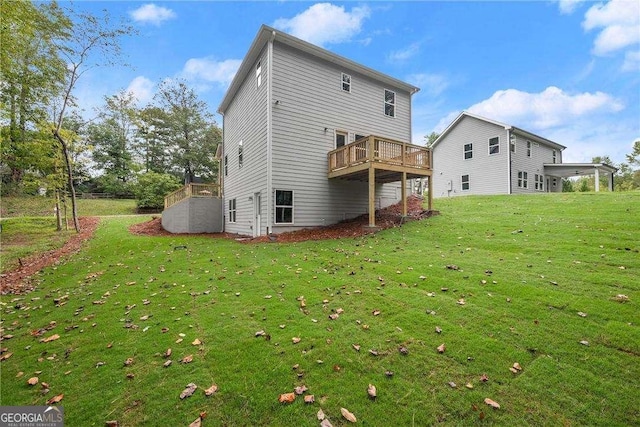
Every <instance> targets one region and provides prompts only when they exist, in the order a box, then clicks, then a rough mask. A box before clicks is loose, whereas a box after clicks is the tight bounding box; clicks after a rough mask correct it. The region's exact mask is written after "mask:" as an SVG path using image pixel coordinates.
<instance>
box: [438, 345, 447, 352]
mask: <svg viewBox="0 0 640 427" xmlns="http://www.w3.org/2000/svg"><path fill="white" fill-rule="evenodd" d="M445 350H446V347H445V345H444V343H442V344H440V345H439V346H438V353H444V351H445Z"/></svg>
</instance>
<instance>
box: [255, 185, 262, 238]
mask: <svg viewBox="0 0 640 427" xmlns="http://www.w3.org/2000/svg"><path fill="white" fill-rule="evenodd" d="M261 206H262V197H261V196H260V193H255V194H254V195H253V237H258V236H259V235H260V228H261V226H262V224H261V222H262V213H261V210H260V208H261Z"/></svg>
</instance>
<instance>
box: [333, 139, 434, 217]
mask: <svg viewBox="0 0 640 427" xmlns="http://www.w3.org/2000/svg"><path fill="white" fill-rule="evenodd" d="M328 165H329V170H328V172H327V176H328V178H329V179H332V178H341V179H347V180H356V181H364V182H368V183H369V225H370V226H371V227H375V185H376V184H377V183H390V182H398V181H400V182H401V183H402V184H401V188H402V202H403V214H404V215H406V212H407V208H406V202H407V195H406V189H407V179H413V178H423V177H427V178H428V185H429V195H428V204H429V206H428V209H429V210H431V209H432V204H433V183H432V174H433V169H432V153H431V150H430V149H429V148H426V147H421V146H419V145H413V144H409V143H406V142H402V141H395V140H393V139H389V138H384V137H380V136H375V135H370V136H368V137H366V138H361V139H359V140H357V141H354V142H352V143H351V144H348V145H345V146H343V147H339V148H337V149H335V150H333V151H330V152H329V154H328Z"/></svg>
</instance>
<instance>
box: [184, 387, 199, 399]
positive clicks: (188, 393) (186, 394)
mask: <svg viewBox="0 0 640 427" xmlns="http://www.w3.org/2000/svg"><path fill="white" fill-rule="evenodd" d="M197 388H198V386H197V385H195V384H194V383H189V384H187V386H186V387H185V389H184V390H182V393H180V399H184V398H185V397H189V396H191V395H192V394H193V393H194V392H195V391H196V390H197Z"/></svg>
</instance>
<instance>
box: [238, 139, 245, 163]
mask: <svg viewBox="0 0 640 427" xmlns="http://www.w3.org/2000/svg"><path fill="white" fill-rule="evenodd" d="M243 151H244V149H243V147H242V140H240V142H239V143H238V169H242V165H243V163H244V157H243Z"/></svg>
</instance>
